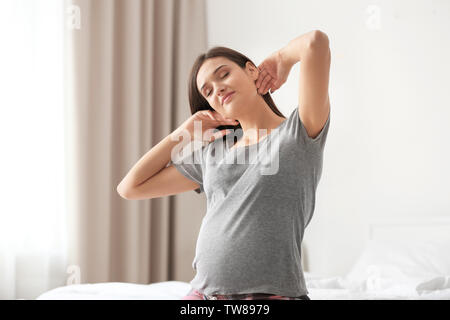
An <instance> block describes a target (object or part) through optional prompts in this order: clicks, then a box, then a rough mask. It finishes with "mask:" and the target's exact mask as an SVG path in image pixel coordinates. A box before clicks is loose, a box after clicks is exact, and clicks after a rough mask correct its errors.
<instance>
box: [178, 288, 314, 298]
mask: <svg viewBox="0 0 450 320" xmlns="http://www.w3.org/2000/svg"><path fill="white" fill-rule="evenodd" d="M181 300H311V299H310V298H309V297H308V296H307V295H304V296H300V297H285V296H277V295H273V294H268V293H242V294H228V295H225V294H220V295H212V296H208V295H206V294H203V293H201V292H200V291H198V290H196V289H193V288H192V289H191V291H189V293H188V294H187V295H186V296H184V297H183V298H182V299H181Z"/></svg>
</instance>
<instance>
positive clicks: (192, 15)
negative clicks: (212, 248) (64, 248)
mask: <svg viewBox="0 0 450 320" xmlns="http://www.w3.org/2000/svg"><path fill="white" fill-rule="evenodd" d="M66 4H67V5H75V6H78V7H79V8H80V12H81V22H82V23H81V27H80V29H78V30H77V29H73V30H67V31H66V35H67V37H66V39H67V40H66V41H67V43H66V48H67V49H68V50H67V56H66V63H67V64H68V65H69V67H68V70H69V73H68V77H67V78H68V81H67V85H68V87H67V89H68V95H67V96H68V97H69V96H70V97H73V99H67V107H68V110H67V113H68V114H69V115H76V116H68V117H66V121H68V122H69V123H68V124H67V127H68V128H70V130H69V131H68V137H69V140H70V143H69V145H68V146H69V148H70V151H69V152H68V154H70V155H71V157H69V165H68V168H67V171H68V174H69V175H70V176H71V177H72V179H73V180H70V179H69V181H68V184H67V188H68V189H69V192H68V195H69V196H68V214H69V218H70V219H69V220H70V222H69V223H68V225H69V229H68V233H69V235H70V241H69V248H70V249H69V251H68V252H69V262H68V263H69V265H75V266H78V267H79V270H80V271H81V283H96V282H133V283H152V282H158V281H167V280H183V281H190V280H191V278H192V276H193V270H192V268H191V262H192V259H193V255H194V250H195V236H196V231H198V229H199V224H200V219H199V218H201V214H202V213H203V212H204V206H200V207H199V206H198V205H197V206H196V209H195V211H196V212H200V214H197V216H196V217H197V218H195V219H191V221H190V222H188V223H187V224H185V225H184V228H183V229H187V230H194V232H192V231H191V232H188V233H186V231H184V230H183V229H181V230H179V229H176V227H177V226H178V225H179V222H178V221H177V219H179V218H178V217H179V215H189V214H191V212H182V213H179V212H178V211H179V210H180V208H181V207H183V206H184V207H185V206H186V203H187V204H188V205H189V203H194V202H196V201H198V199H197V198H196V197H197V196H196V195H194V194H193V193H192V194H185V195H179V196H176V197H164V198H160V199H152V200H140V201H129V200H125V199H122V198H121V197H120V196H119V195H118V194H117V192H116V186H117V185H118V183H119V182H120V180H121V179H122V178H123V177H124V176H125V174H126V173H127V171H128V170H129V169H130V168H131V167H132V166H133V165H134V164H135V163H136V162H137V160H139V158H140V157H142V156H143V155H144V154H145V153H146V152H147V151H148V150H149V149H150V148H151V147H152V146H154V145H156V144H157V143H158V142H159V141H160V140H162V139H163V138H164V137H165V136H167V135H168V134H169V133H170V132H172V131H173V130H174V129H175V127H176V126H178V125H180V124H181V123H182V122H183V121H184V120H185V119H186V118H187V117H188V116H190V114H189V105H188V92H187V82H188V74H189V72H190V68H191V65H192V63H193V61H194V59H195V57H196V56H197V55H198V54H200V53H201V52H203V51H205V50H206V30H205V24H204V23H203V22H202V21H204V20H205V18H204V13H205V8H204V6H205V3H204V0H195V1H187V2H186V1H180V0H178V1H176V0H164V1H162V0H159V1H152V0H127V1H120V0H96V1H88V0H73V1H66ZM193 21H195V22H193ZM199 21H200V22H199ZM188 32H189V33H188ZM191 32H194V34H196V35H197V36H196V37H195V39H192V34H191ZM187 38H188V39H189V40H188V41H186V39H187ZM71 91H72V93H70V92H71ZM183 223H184V221H183ZM176 232H181V234H175V233H176ZM187 237H188V238H187ZM183 242H188V243H190V244H191V246H190V247H188V248H186V247H183V252H182V253H181V255H180V251H179V250H180V249H179V248H180V244H181V243H183ZM186 253H188V256H187V255H186ZM180 270H181V271H180Z"/></svg>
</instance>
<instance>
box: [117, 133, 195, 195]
mask: <svg viewBox="0 0 450 320" xmlns="http://www.w3.org/2000/svg"><path fill="white" fill-rule="evenodd" d="M173 137H174V138H173ZM178 137H179V135H177V131H174V132H172V133H171V134H170V135H168V136H167V137H165V138H164V139H163V140H161V141H160V142H159V143H158V144H157V145H155V146H154V147H153V148H151V149H150V150H149V151H148V152H147V153H146V154H145V155H144V156H143V157H142V158H141V159H139V161H138V162H137V163H136V164H135V165H134V166H133V167H132V168H131V170H130V171H129V172H128V173H127V175H126V176H125V178H123V180H122V181H121V182H120V183H119V185H118V186H117V192H118V193H119V194H120V195H121V196H122V197H124V198H126V195H127V194H128V193H129V191H130V190H132V189H134V188H136V187H138V186H139V185H141V184H142V183H144V182H146V181H147V180H148V179H150V178H151V177H153V176H154V175H155V174H157V173H158V172H160V171H161V170H163V169H164V168H165V167H166V165H167V164H168V163H169V161H170V160H171V154H172V149H173V147H175V146H176V145H177V144H179V143H181V146H184V145H186V143H189V141H184V140H183V141H182V142H179V141H178V139H179V138H178Z"/></svg>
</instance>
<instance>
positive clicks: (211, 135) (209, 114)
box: [172, 110, 239, 142]
mask: <svg viewBox="0 0 450 320" xmlns="http://www.w3.org/2000/svg"><path fill="white" fill-rule="evenodd" d="M195 122H200V123H201V132H197V133H196V134H195V133H194V129H195V127H194V123H195ZM238 124H239V122H238V121H237V120H233V119H226V118H224V117H223V116H222V115H221V114H220V113H218V112H217V111H212V110H200V111H197V112H196V113H194V114H193V115H192V116H191V117H189V119H187V120H186V121H185V122H184V123H183V124H182V125H181V126H179V127H178V128H177V129H176V130H175V131H174V132H172V135H174V136H175V137H179V136H180V135H183V137H184V135H186V134H188V135H190V139H191V141H194V140H195V139H196V140H199V139H198V138H200V140H201V141H207V142H212V141H214V140H216V139H218V138H220V137H223V136H224V135H227V134H229V133H230V132H231V131H230V130H227V129H224V130H219V131H216V128H217V127H219V126H230V125H231V126H236V125H238ZM197 126H198V128H200V124H197ZM183 139H184V138H183ZM175 140H178V139H175Z"/></svg>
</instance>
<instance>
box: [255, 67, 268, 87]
mask: <svg viewBox="0 0 450 320" xmlns="http://www.w3.org/2000/svg"><path fill="white" fill-rule="evenodd" d="M266 75H267V71H266V70H263V71H261V73H260V74H259V76H258V79H257V80H256V88H257V89H259V87H260V86H261V82H262V81H263V79H264V77H265V76H266Z"/></svg>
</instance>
